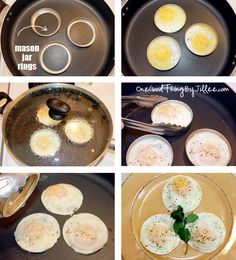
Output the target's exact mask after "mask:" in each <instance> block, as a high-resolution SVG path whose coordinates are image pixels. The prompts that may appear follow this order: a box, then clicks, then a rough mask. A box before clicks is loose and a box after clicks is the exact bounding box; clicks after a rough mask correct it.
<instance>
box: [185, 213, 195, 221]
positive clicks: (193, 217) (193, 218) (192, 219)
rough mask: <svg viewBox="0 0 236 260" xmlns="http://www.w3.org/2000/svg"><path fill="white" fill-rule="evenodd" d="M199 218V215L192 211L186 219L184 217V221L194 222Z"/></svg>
mask: <svg viewBox="0 0 236 260" xmlns="http://www.w3.org/2000/svg"><path fill="white" fill-rule="evenodd" d="M197 220H198V215H196V214H194V213H192V214H190V215H188V216H187V217H186V218H185V219H184V223H185V224H187V223H194V222H195V221H197Z"/></svg>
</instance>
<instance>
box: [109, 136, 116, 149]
mask: <svg viewBox="0 0 236 260" xmlns="http://www.w3.org/2000/svg"><path fill="white" fill-rule="evenodd" d="M108 149H109V150H111V151H115V138H112V139H111V142H110V144H109V146H108Z"/></svg>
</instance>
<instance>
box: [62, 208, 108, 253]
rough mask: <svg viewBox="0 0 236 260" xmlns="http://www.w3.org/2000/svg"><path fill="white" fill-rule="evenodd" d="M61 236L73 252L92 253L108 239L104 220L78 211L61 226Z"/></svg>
mask: <svg viewBox="0 0 236 260" xmlns="http://www.w3.org/2000/svg"><path fill="white" fill-rule="evenodd" d="M63 237H64V240H65V241H66V243H67V245H68V246H69V247H71V248H72V249H73V250H74V251H75V252H77V253H81V254H85V255H88V254H92V253H94V252H96V251H98V250H100V249H101V248H103V247H104V246H105V245H106V243H107V241H108V230H107V227H106V225H105V224H104V222H103V221H102V220H101V219H100V218H98V217H97V216H95V215H93V214H89V213H80V214H77V215H74V216H72V217H71V218H69V219H68V220H67V221H66V222H65V224H64V226H63Z"/></svg>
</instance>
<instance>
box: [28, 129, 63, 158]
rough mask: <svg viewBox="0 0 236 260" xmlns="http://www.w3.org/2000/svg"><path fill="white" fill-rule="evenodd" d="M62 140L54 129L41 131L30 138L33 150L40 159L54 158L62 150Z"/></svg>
mask: <svg viewBox="0 0 236 260" xmlns="http://www.w3.org/2000/svg"><path fill="white" fill-rule="evenodd" d="M60 146H61V139H60V137H59V135H58V134H57V133H56V131H54V130H52V129H40V130H37V131H35V132H34V133H33V134H32V135H31V137H30V147H31V150H32V151H33V152H34V153H35V154H36V155H38V156H40V157H52V156H54V155H55V154H56V152H57V151H58V150H59V149H60Z"/></svg>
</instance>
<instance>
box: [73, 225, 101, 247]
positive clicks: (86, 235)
mask: <svg viewBox="0 0 236 260" xmlns="http://www.w3.org/2000/svg"><path fill="white" fill-rule="evenodd" d="M75 239H76V242H77V243H78V244H82V245H91V244H93V243H94V242H95V241H96V240H97V233H96V230H95V229H94V228H93V227H92V226H91V225H86V224H84V225H79V227H78V229H77V230H76V232H75Z"/></svg>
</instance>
